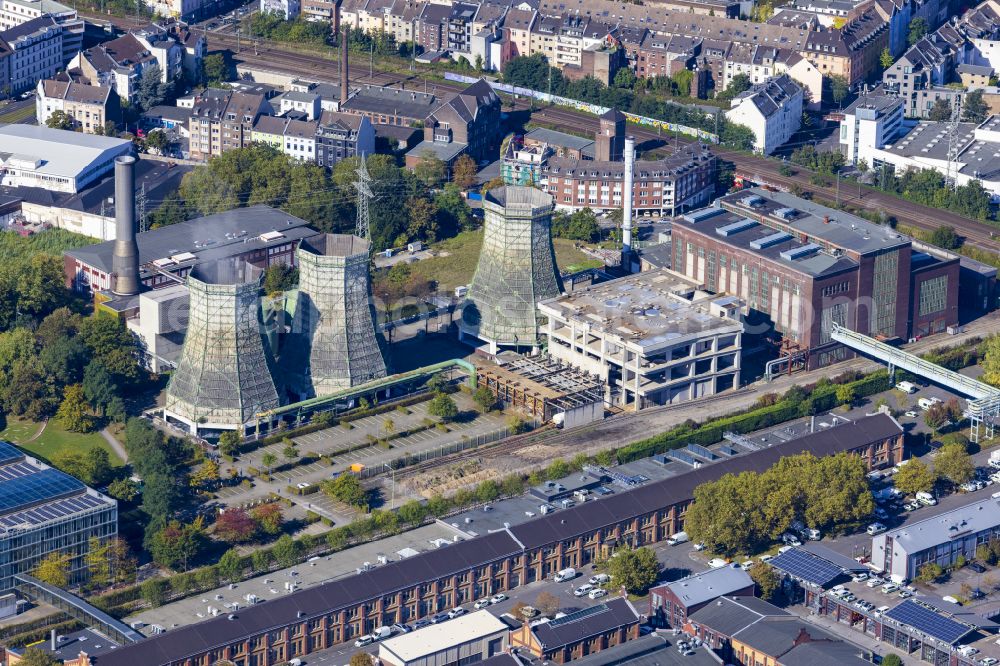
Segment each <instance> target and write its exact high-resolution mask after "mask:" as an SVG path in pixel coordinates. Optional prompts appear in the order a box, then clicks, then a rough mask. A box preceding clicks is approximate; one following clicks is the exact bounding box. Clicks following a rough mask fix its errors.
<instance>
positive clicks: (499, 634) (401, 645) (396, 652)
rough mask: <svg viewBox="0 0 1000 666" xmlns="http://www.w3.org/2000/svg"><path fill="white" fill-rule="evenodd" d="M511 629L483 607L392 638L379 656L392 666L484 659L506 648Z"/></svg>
mask: <svg viewBox="0 0 1000 666" xmlns="http://www.w3.org/2000/svg"><path fill="white" fill-rule="evenodd" d="M508 633H510V627H508V626H507V624H505V623H504V622H502V621H500V619H498V618H497V617H496V616H495V615H493V614H492V613H490V612H489V611H488V610H481V611H478V612H475V613H469V614H468V615H463V616H461V617H457V618H455V619H453V620H451V621H449V622H448V623H447V624H445V623H440V624H434V625H431V626H429V627H424V628H423V629H418V630H416V631H413V632H411V633H408V634H403V635H401V636H395V637H393V638H389V639H387V640H385V641H383V642H381V643H379V646H378V658H379V660H381V661H382V662H383V663H385V664H389V665H390V666H439V664H447V663H455V662H456V661H457V662H461V663H464V664H472V663H481V662H483V661H485V660H487V659H490V658H492V657H496V656H497V655H500V654H503V653H504V652H506V650H507V647H508V641H507V634H508Z"/></svg>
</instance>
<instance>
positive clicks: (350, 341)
mask: <svg viewBox="0 0 1000 666" xmlns="http://www.w3.org/2000/svg"><path fill="white" fill-rule="evenodd" d="M370 246H371V243H369V242H368V241H366V240H364V239H361V238H358V237H357V236H351V235H348V234H324V235H321V236H317V237H315V238H310V239H308V240H304V241H302V243H301V245H299V249H298V251H297V253H296V257H297V259H298V264H299V289H298V295H297V298H298V301H297V303H296V304H295V317H294V319H293V320H292V335H291V336H290V337H289V339H288V340H286V341H285V348H284V349H285V350H286V351H283V352H282V356H281V366H282V367H283V368H286V372H287V373H288V376H287V386H288V389H289V390H290V391H292V392H293V393H297V394H299V395H301V396H303V397H310V398H311V397H320V396H324V395H329V394H331V393H334V392H336V391H339V390H341V389H345V388H350V387H351V386H357V385H358V384H364V383H366V382H370V381H372V380H374V379H381V378H382V377H385V376H386V367H385V360H384V359H383V357H382V349H381V345H380V342H381V340H380V339H379V335H378V332H377V329H376V328H375V308H374V305H373V303H372V298H371V281H370V277H369V273H368V264H369V258H368V257H369V249H370Z"/></svg>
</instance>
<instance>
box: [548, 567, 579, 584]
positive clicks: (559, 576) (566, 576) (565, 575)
mask: <svg viewBox="0 0 1000 666" xmlns="http://www.w3.org/2000/svg"><path fill="white" fill-rule="evenodd" d="M574 578H576V569H574V568H573V567H569V568H566V569H563V570H562V571H559V572H558V573H556V575H555V578H554V579H553V580H555V582H557V583H565V582H566V581H568V580H573V579H574Z"/></svg>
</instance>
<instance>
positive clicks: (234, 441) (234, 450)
mask: <svg viewBox="0 0 1000 666" xmlns="http://www.w3.org/2000/svg"><path fill="white" fill-rule="evenodd" d="M242 443H243V434H242V433H241V432H239V431H238V430H227V431H226V432H224V433H222V434H221V435H220V436H219V451H221V452H222V455H224V456H230V457H232V456H235V455H236V454H238V453H239V452H240V444H242Z"/></svg>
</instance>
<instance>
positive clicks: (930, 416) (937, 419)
mask: <svg viewBox="0 0 1000 666" xmlns="http://www.w3.org/2000/svg"><path fill="white" fill-rule="evenodd" d="M947 423H948V410H947V409H946V408H945V406H944V403H940V402H936V403H934V404H933V405H931V406H930V407H929V408H928V409H927V410H926V411H925V412H924V424H925V425H926V426H927V427H928V428H930V429H931V430H932V431H933V432H934V434H935V435H937V432H938V430H940V429H941V428H943V427H944V426H945V425H946V424H947Z"/></svg>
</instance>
